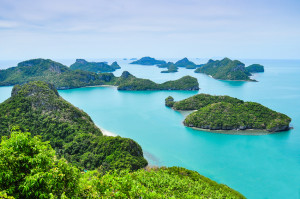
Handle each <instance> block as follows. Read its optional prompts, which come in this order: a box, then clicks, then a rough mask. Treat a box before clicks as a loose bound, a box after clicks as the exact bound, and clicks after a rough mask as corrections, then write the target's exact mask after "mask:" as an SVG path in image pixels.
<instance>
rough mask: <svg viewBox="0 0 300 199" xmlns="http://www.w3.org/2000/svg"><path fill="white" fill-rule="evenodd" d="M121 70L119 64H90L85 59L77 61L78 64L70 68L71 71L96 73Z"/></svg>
mask: <svg viewBox="0 0 300 199" xmlns="http://www.w3.org/2000/svg"><path fill="white" fill-rule="evenodd" d="M120 68H121V67H120V66H119V64H118V63H117V62H113V63H112V64H111V65H108V64H107V62H88V61H86V60H84V59H76V62H75V63H74V64H72V65H71V66H70V69H71V70H83V71H89V72H95V73H104V72H113V71H115V70H116V69H120Z"/></svg>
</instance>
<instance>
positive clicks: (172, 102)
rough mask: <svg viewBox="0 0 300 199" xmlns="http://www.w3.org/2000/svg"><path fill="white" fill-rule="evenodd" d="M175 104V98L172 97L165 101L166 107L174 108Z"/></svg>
mask: <svg viewBox="0 0 300 199" xmlns="http://www.w3.org/2000/svg"><path fill="white" fill-rule="evenodd" d="M174 103H175V102H174V98H173V97H172V96H169V97H167V98H166V99H165V105H166V106H168V107H173V106H174Z"/></svg>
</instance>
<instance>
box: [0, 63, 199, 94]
mask: <svg viewBox="0 0 300 199" xmlns="http://www.w3.org/2000/svg"><path fill="white" fill-rule="evenodd" d="M115 64H117V63H113V64H112V65H115ZM127 77H128V78H127ZM29 81H44V82H48V83H51V84H53V85H54V86H55V88H56V89H72V88H79V87H86V86H100V85H113V86H118V89H119V90H130V89H132V90H143V89H145V90H197V89H199V84H198V81H197V79H196V78H193V77H185V78H181V79H179V80H176V81H169V82H166V83H164V84H156V83H155V82H153V81H151V80H146V79H140V78H136V77H134V76H132V75H131V74H130V73H128V72H127V71H124V72H123V74H122V76H121V77H115V76H114V74H112V73H99V74H97V73H94V72H89V71H82V70H71V69H70V68H69V67H67V66H65V65H63V64H61V63H58V62H55V61H52V60H50V59H33V60H28V61H24V62H21V63H19V64H18V66H17V67H12V68H8V69H6V70H0V86H12V85H16V84H24V83H27V82H29Z"/></svg>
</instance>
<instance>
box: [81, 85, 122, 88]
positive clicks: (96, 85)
mask: <svg viewBox="0 0 300 199" xmlns="http://www.w3.org/2000/svg"><path fill="white" fill-rule="evenodd" d="M94 87H116V88H117V87H118V86H113V85H95V86H85V87H82V88H94Z"/></svg>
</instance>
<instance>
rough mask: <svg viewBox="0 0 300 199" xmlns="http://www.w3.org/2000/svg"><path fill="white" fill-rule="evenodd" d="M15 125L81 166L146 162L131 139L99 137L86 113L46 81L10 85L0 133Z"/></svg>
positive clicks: (1, 112)
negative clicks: (39, 137)
mask: <svg viewBox="0 0 300 199" xmlns="http://www.w3.org/2000/svg"><path fill="white" fill-rule="evenodd" d="M15 125H16V126H20V127H21V128H22V129H23V130H24V131H25V130H26V131H30V132H31V133H32V135H40V136H41V137H42V138H43V140H44V141H50V144H51V146H52V147H53V148H54V149H55V150H56V152H57V155H58V156H64V157H65V158H66V159H67V160H68V161H69V162H71V163H73V164H75V165H77V166H79V167H81V168H85V169H95V168H98V167H99V166H101V165H102V166H103V165H105V167H106V168H110V169H118V168H128V169H131V170H136V169H139V168H143V167H144V166H146V165H147V161H146V160H145V159H144V158H143V151H142V149H141V147H140V146H139V145H138V144H137V143H136V142H135V141H133V140H131V139H125V138H121V137H106V136H102V132H101V131H100V129H99V128H98V127H97V126H96V125H95V124H94V122H93V121H92V119H91V118H90V116H89V115H88V114H86V113H85V112H84V111H82V110H80V109H78V108H76V107H74V106H73V105H72V104H70V103H69V102H67V101H65V100H64V99H62V98H61V97H60V96H59V94H58V92H57V90H56V89H55V87H54V86H53V85H51V84H49V83H45V82H42V81H34V82H30V83H27V84H24V85H17V86H14V88H13V90H12V96H11V98H9V99H8V100H6V101H5V102H3V103H2V104H0V135H1V136H3V135H9V133H10V129H11V128H12V127H13V126H15Z"/></svg>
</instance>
